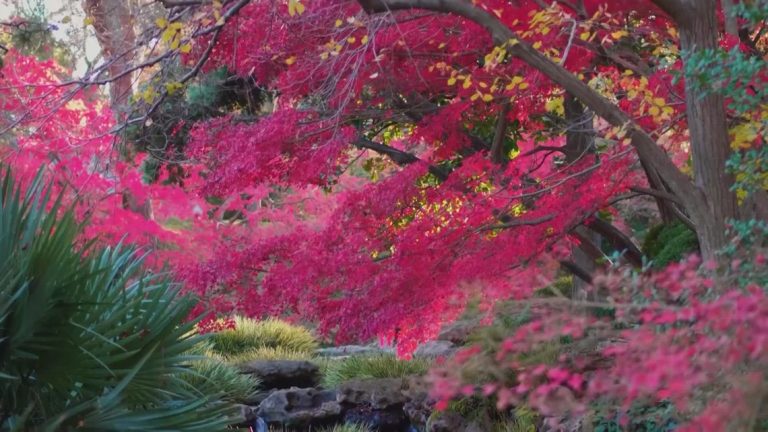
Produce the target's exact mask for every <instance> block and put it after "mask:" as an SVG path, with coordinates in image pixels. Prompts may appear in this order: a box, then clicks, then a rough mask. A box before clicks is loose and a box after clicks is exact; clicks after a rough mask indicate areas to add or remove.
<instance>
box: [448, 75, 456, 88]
mask: <svg viewBox="0 0 768 432" xmlns="http://www.w3.org/2000/svg"><path fill="white" fill-rule="evenodd" d="M448 85H449V86H452V85H456V77H450V78H448Z"/></svg>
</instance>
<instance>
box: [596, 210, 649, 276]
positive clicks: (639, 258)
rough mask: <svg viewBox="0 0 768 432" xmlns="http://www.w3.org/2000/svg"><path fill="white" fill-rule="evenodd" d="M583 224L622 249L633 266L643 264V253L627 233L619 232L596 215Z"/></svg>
mask: <svg viewBox="0 0 768 432" xmlns="http://www.w3.org/2000/svg"><path fill="white" fill-rule="evenodd" d="M585 225H586V226H587V228H589V229H591V230H592V231H594V232H596V233H598V234H600V235H601V236H603V237H605V238H606V239H608V241H609V242H611V245H613V247H615V248H616V249H618V250H620V251H624V256H625V257H626V258H627V260H628V261H629V262H630V263H631V264H632V265H633V266H635V267H640V266H642V265H643V253H642V252H641V251H640V248H639V247H637V245H636V244H635V242H633V241H632V239H631V238H629V236H628V235H626V234H624V233H623V232H621V231H620V230H619V229H618V228H616V227H615V226H613V225H612V224H610V223H608V222H606V221H604V220H602V219H600V218H597V217H595V218H592V219H591V220H590V221H589V222H587V223H586V224H585Z"/></svg>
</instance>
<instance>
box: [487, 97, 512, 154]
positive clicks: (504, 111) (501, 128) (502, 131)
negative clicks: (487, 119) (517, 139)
mask: <svg viewBox="0 0 768 432" xmlns="http://www.w3.org/2000/svg"><path fill="white" fill-rule="evenodd" d="M511 106H512V103H511V102H510V101H509V100H506V101H505V102H504V103H503V104H502V106H501V112H500V113H499V120H498V121H497V122H496V130H495V131H494V133H493V142H492V143H491V161H492V162H493V163H495V164H501V163H503V162H504V160H505V158H504V137H505V136H506V135H507V125H508V124H509V119H508V118H507V117H508V115H509V110H510V108H511Z"/></svg>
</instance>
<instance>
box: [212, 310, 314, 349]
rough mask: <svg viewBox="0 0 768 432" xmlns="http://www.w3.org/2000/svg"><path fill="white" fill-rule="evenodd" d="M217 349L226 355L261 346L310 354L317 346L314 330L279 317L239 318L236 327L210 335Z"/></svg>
mask: <svg viewBox="0 0 768 432" xmlns="http://www.w3.org/2000/svg"><path fill="white" fill-rule="evenodd" d="M211 342H212V343H213V350H214V352H216V353H218V354H221V355H223V356H225V357H234V356H239V355H241V354H243V353H245V352H248V351H253V350H257V349H260V348H274V349H283V350H286V351H291V352H303V353H308V354H311V353H313V352H314V351H315V349H317V345H318V344H317V340H315V337H314V336H313V335H312V333H311V332H310V331H309V330H308V329H306V328H304V327H300V326H296V325H293V324H289V323H287V322H285V321H281V320H278V319H271V318H270V319H267V320H263V321H256V320H253V319H250V318H244V317H236V318H235V328H234V329H229V330H223V331H220V332H217V333H214V334H212V335H211Z"/></svg>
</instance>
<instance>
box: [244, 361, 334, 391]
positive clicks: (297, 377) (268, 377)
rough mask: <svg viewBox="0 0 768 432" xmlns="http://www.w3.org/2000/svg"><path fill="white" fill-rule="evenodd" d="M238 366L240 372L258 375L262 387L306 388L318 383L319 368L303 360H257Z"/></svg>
mask: <svg viewBox="0 0 768 432" xmlns="http://www.w3.org/2000/svg"><path fill="white" fill-rule="evenodd" d="M238 367H239V368H240V371H241V372H242V373H246V374H251V375H254V376H256V377H258V378H259V380H260V381H261V387H262V388H264V389H285V388H290V387H299V388H307V387H315V386H317V385H318V384H319V383H320V368H318V366H317V365H316V364H314V363H312V362H308V361H305V360H257V361H252V362H248V363H243V364H241V365H239V366H238Z"/></svg>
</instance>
